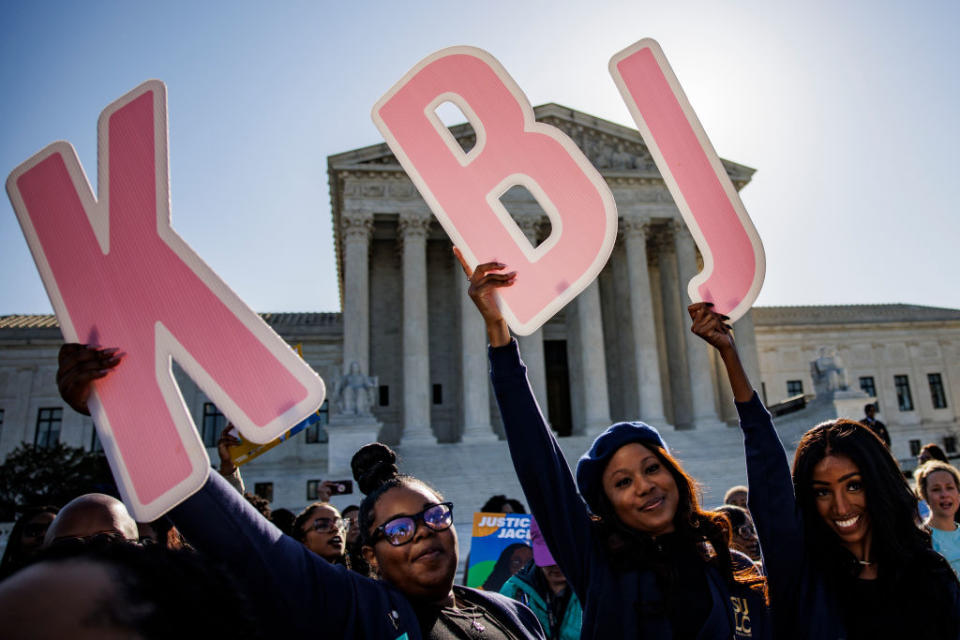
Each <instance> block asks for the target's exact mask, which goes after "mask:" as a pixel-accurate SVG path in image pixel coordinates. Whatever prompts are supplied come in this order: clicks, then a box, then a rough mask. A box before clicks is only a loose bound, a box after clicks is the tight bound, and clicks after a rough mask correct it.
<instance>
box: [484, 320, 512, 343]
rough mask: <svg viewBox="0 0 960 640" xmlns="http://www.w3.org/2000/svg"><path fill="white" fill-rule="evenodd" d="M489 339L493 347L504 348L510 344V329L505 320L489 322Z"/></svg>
mask: <svg viewBox="0 0 960 640" xmlns="http://www.w3.org/2000/svg"><path fill="white" fill-rule="evenodd" d="M486 324H487V338H488V339H489V341H490V346H491V347H502V346H505V345H507V344H510V328H509V327H507V321H506V320H504V319H503V318H500V319H498V320H493V321H490V322H487V323H486Z"/></svg>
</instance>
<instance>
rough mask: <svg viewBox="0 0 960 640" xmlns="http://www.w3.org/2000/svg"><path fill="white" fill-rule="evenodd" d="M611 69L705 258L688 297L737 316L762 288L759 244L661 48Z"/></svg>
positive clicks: (649, 46) (621, 56) (650, 46)
mask: <svg viewBox="0 0 960 640" xmlns="http://www.w3.org/2000/svg"><path fill="white" fill-rule="evenodd" d="M610 74H611V75H612V76H613V80H614V82H615V83H616V84H617V87H618V88H619V89H620V93H621V94H622V96H623V99H624V101H626V103H627V106H628V107H629V108H630V113H631V114H632V115H633V119H634V120H635V121H636V123H637V127H638V128H639V130H640V133H641V134H642V135H643V139H644V142H646V143H647V148H648V149H649V150H650V153H651V155H652V156H653V159H654V161H655V162H656V163H657V168H659V169H660V173H661V174H662V175H663V179H664V181H665V182H666V184H667V187H668V188H669V189H670V193H671V194H672V195H673V199H674V200H675V201H676V203H677V207H678V208H679V209H680V213H681V214H682V215H683V219H684V222H686V224H687V227H688V228H689V229H690V232H691V233H692V234H693V238H694V240H695V241H696V243H697V246H698V247H699V248H700V253H701V254H702V255H703V271H701V272H700V273H699V274H698V275H697V276H696V277H695V278H693V279H692V280H691V281H690V283H689V284H688V286H687V293H688V295H689V296H690V299H691V300H692V301H694V302H701V301H706V302H712V303H714V305H716V310H717V311H718V312H720V313H723V314H726V315H728V316H730V318H731V319H732V320H736V319H738V318H740V317H741V316H743V314H745V313H746V312H747V311H748V310H749V309H750V306H751V305H752V304H753V302H754V300H756V299H757V296H758V295H759V294H760V287H761V286H762V285H763V276H764V272H765V264H766V263H765V258H764V253H763V244H762V243H761V242H760V236H759V235H758V234H757V230H756V229H755V228H754V226H753V222H751V220H750V217H749V216H748V215H747V211H746V209H745V208H744V206H743V202H741V200H740V196H739V195H738V194H737V190H736V189H735V188H734V186H733V183H732V182H731V181H730V178H729V176H727V172H726V171H725V170H724V168H723V164H722V163H721V162H720V158H719V157H718V156H717V152H716V151H714V149H713V145H711V144H710V140H709V139H708V138H707V134H706V132H704V130H703V127H702V126H701V124H700V121H699V120H697V116H696V114H695V113H694V111H693V107H691V106H690V102H689V101H688V100H687V97H686V95H684V93H683V89H681V88H680V83H679V82H678V81H677V77H676V76H675V75H674V73H673V70H672V69H671V68H670V65H669V64H668V63H667V59H666V57H665V56H664V55H663V51H662V50H661V49H660V45H659V44H657V43H656V42H655V41H654V40H650V39H644V40H641V41H639V42H637V43H635V44H633V45H631V46H629V47H627V48H626V49H624V50H623V51H620V52H619V53H617V54H615V55H614V56H613V58H611V59H610Z"/></svg>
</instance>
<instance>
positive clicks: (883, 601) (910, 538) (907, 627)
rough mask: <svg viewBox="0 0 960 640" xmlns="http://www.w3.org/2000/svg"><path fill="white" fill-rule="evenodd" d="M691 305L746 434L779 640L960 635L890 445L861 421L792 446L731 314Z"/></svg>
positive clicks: (753, 506)
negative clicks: (767, 403) (790, 451)
mask: <svg viewBox="0 0 960 640" xmlns="http://www.w3.org/2000/svg"><path fill="white" fill-rule="evenodd" d="M711 306H712V305H710V304H709V303H698V304H694V305H691V306H690V309H689V311H690V315H691V317H692V318H693V325H692V327H691V330H692V331H693V333H695V334H696V335H698V336H700V337H701V338H703V339H704V340H705V341H706V342H708V343H709V344H711V345H712V346H713V347H715V348H716V349H717V350H718V352H719V354H720V357H721V359H722V360H723V363H724V365H725V367H726V371H727V376H728V378H729V380H730V385H731V387H732V389H733V396H734V400H735V401H736V403H737V410H738V412H739V414H740V426H741V428H742V430H743V433H744V447H745V449H746V460H747V478H748V480H749V487H750V497H749V503H750V512H751V514H752V515H753V519H754V522H755V523H756V527H757V532H758V534H759V537H760V546H761V549H762V551H763V559H764V568H765V570H766V575H767V580H768V583H769V586H770V603H771V608H772V611H773V616H774V624H775V629H776V637H777V638H794V637H795V638H850V639H859V638H907V637H913V638H953V639H956V638H957V637H958V634H960V584H958V583H957V579H956V577H955V576H954V575H953V572H952V571H951V570H950V567H949V565H948V564H947V563H946V561H945V560H944V559H943V558H942V557H940V556H939V555H938V554H936V553H935V552H934V551H933V550H932V549H931V546H930V535H929V533H927V532H926V531H924V530H922V529H920V528H919V527H918V526H917V524H916V523H917V520H918V516H917V499H916V496H915V495H914V494H913V493H912V492H911V491H910V488H909V486H908V485H907V483H906V481H905V480H904V477H903V474H902V473H901V471H900V468H899V467H898V465H897V462H896V460H894V459H893V456H892V455H891V454H890V451H889V449H887V447H886V446H885V445H884V444H883V441H881V440H880V438H878V437H877V436H876V435H875V434H874V433H873V432H871V431H870V430H869V429H867V428H866V427H864V426H863V425H862V424H859V423H857V422H853V421H850V420H842V419H841V420H832V421H830V422H824V423H822V424H820V425H818V426H816V427H814V428H813V429H810V430H809V431H808V432H807V433H806V434H805V435H804V436H803V438H801V440H800V443H799V446H798V447H797V452H796V455H795V456H794V462H793V473H792V477H791V473H790V469H789V467H788V465H787V460H786V456H785V454H784V450H783V445H782V444H781V443H780V440H779V438H778V437H777V433H776V430H775V429H774V427H773V422H772V420H771V417H770V413H769V412H768V411H767V410H766V408H765V407H764V406H763V404H762V403H761V402H760V399H759V398H758V397H757V394H756V393H755V392H754V390H753V387H752V386H751V385H750V381H749V379H748V378H747V375H746V373H745V371H744V369H743V366H742V364H741V363H740V358H739V355H738V354H737V349H736V343H735V342H734V338H733V334H732V332H731V330H730V327H729V326H727V325H726V324H725V320H726V318H725V317H724V316H721V315H718V314H717V313H715V312H714V311H713V310H712V308H711Z"/></svg>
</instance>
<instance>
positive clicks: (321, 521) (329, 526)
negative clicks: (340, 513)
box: [313, 518, 343, 533]
mask: <svg viewBox="0 0 960 640" xmlns="http://www.w3.org/2000/svg"><path fill="white" fill-rule="evenodd" d="M340 529H343V520H341V519H340V518H337V519H333V518H317V519H316V520H314V521H313V530H314V531H316V532H318V533H332V532H334V531H339V530H340Z"/></svg>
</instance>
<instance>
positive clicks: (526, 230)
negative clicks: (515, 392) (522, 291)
mask: <svg viewBox="0 0 960 640" xmlns="http://www.w3.org/2000/svg"><path fill="white" fill-rule="evenodd" d="M518 222H519V225H520V228H521V229H522V230H523V235H525V236H526V237H527V240H529V241H530V244H532V245H533V246H534V247H536V246H537V243H538V240H539V232H540V219H539V218H538V217H533V216H529V217H524V218H521V219H520V220H519V221H518ZM510 268H511V265H507V269H508V270H510ZM520 277H521V278H522V277H523V274H520ZM517 341H518V342H519V343H520V355H521V357H522V358H523V363H524V364H525V365H527V379H529V380H530V387H531V388H532V389H533V395H534V396H535V397H536V398H537V402H538V403H539V404H540V410H541V411H543V415H545V416H547V420H548V421H549V419H550V416H549V415H548V413H549V411H548V409H547V365H546V362H545V360H544V355H543V329H538V330H537V331H535V332H534V333H532V334H530V335H529V336H517Z"/></svg>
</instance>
